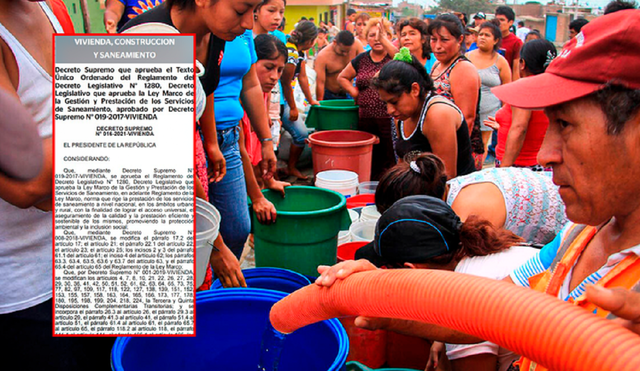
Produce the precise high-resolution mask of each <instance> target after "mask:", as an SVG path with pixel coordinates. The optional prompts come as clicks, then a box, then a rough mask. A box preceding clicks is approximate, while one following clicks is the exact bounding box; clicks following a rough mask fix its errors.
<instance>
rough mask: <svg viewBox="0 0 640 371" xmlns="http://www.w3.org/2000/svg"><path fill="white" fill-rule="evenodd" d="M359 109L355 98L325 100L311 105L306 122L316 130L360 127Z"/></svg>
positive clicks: (354, 128)
mask: <svg viewBox="0 0 640 371" xmlns="http://www.w3.org/2000/svg"><path fill="white" fill-rule="evenodd" d="M358 109H359V106H356V105H355V102H354V101H353V99H336V100H323V101H321V102H320V105H319V106H311V108H310V109H309V114H308V115H307V119H306V121H305V124H306V125H307V127H309V128H316V130H318V131H319V130H356V129H358Z"/></svg>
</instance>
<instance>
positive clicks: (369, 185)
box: [358, 181, 378, 195]
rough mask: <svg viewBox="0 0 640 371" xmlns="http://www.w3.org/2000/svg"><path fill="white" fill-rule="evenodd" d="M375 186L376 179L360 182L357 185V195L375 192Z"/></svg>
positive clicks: (376, 184)
mask: <svg viewBox="0 0 640 371" xmlns="http://www.w3.org/2000/svg"><path fill="white" fill-rule="evenodd" d="M376 188H378V182H377V181H370V182H362V183H360V184H359V185H358V194H359V195H364V194H375V193H376Z"/></svg>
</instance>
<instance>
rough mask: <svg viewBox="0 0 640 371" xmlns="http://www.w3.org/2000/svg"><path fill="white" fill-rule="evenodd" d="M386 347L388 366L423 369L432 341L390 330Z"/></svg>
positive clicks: (427, 359)
mask: <svg viewBox="0 0 640 371" xmlns="http://www.w3.org/2000/svg"><path fill="white" fill-rule="evenodd" d="M341 322H342V321H341ZM347 334H348V331H347ZM349 341H351V336H349ZM386 347H387V357H386V358H387V359H386V362H387V367H392V368H413V369H418V370H422V369H424V367H425V365H426V364H427V361H429V350H430V349H431V342H430V341H429V340H426V339H421V338H419V337H415V336H408V335H403V334H398V333H395V332H393V331H388V333H387V339H386ZM347 360H349V358H347Z"/></svg>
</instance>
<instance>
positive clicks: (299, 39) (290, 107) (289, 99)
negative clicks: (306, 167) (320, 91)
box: [280, 21, 320, 179]
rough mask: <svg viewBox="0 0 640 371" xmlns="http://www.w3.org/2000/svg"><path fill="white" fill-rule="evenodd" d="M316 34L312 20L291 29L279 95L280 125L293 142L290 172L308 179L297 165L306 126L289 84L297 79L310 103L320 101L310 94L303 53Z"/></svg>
mask: <svg viewBox="0 0 640 371" xmlns="http://www.w3.org/2000/svg"><path fill="white" fill-rule="evenodd" d="M317 37H318V28H317V27H316V25H314V24H313V22H308V21H304V22H300V23H298V25H297V26H296V29H295V30H294V31H293V32H291V36H290V37H289V41H288V43H287V49H288V51H289V57H288V59H287V64H286V66H285V68H284V72H283V73H282V78H281V79H280V81H281V82H282V95H284V99H285V101H286V104H285V106H284V114H283V115H282V126H283V127H284V129H285V130H286V131H288V132H289V134H291V138H292V139H293V142H292V143H291V149H290V150H289V164H288V170H289V175H293V176H295V177H296V178H298V179H307V177H306V176H304V175H302V173H301V172H300V170H298V168H297V167H296V163H297V162H298V159H299V158H300V155H301V154H302V150H303V149H304V145H305V141H306V139H307V136H308V135H309V134H308V132H307V127H306V125H305V124H304V121H302V120H300V119H299V113H298V107H297V106H296V101H295V98H294V96H293V87H292V85H291V83H292V82H293V80H295V79H298V83H299V84H300V88H301V89H302V93H304V96H305V98H306V99H307V101H308V102H309V104H311V105H313V106H318V105H320V103H318V101H316V100H315V99H314V98H313V95H311V89H310V88H309V80H308V79H307V68H306V62H305V60H306V57H305V54H304V53H305V52H306V51H308V50H309V49H311V48H312V47H313V45H314V44H315V43H316V38H317Z"/></svg>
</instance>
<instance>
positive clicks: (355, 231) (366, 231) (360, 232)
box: [349, 220, 377, 242]
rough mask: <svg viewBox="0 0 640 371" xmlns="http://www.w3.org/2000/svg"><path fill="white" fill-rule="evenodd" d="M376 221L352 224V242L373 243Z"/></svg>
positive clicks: (350, 230)
mask: <svg viewBox="0 0 640 371" xmlns="http://www.w3.org/2000/svg"><path fill="white" fill-rule="evenodd" d="M376 222H377V221H376V220H365V221H358V222H355V223H353V224H351V227H350V228H349V232H351V241H354V242H355V241H367V242H371V241H373V238H374V237H375V234H376Z"/></svg>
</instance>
